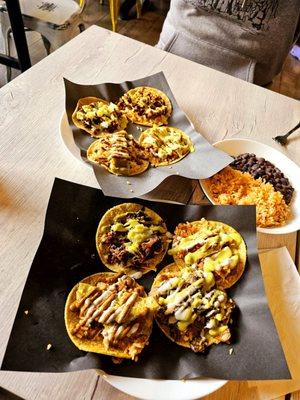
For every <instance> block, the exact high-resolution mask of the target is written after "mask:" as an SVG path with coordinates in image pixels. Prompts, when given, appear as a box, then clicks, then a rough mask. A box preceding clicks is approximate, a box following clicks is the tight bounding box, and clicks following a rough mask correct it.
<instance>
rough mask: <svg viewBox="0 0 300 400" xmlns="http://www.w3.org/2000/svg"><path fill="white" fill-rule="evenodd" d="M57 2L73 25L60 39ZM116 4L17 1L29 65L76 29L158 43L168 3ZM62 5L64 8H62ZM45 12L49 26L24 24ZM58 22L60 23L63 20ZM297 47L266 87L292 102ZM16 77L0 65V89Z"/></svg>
mask: <svg viewBox="0 0 300 400" xmlns="http://www.w3.org/2000/svg"><path fill="white" fill-rule="evenodd" d="M8 1H9V0H8ZM124 2H125V3H124ZM58 3H59V4H63V7H61V9H62V10H63V12H64V13H65V14H66V15H67V17H65V19H66V20H68V18H69V16H68V13H70V15H71V14H72V19H71V24H75V25H76V24H77V25H76V27H75V28H76V30H73V31H72V32H69V33H68V34H65V36H62V34H63V33H64V32H62V31H61V30H59V29H56V28H55V23H56V21H55V18H62V16H61V15H60V16H58V17H57V16H56V12H57V10H58V7H57V4H58ZM117 3H118V2H117V1H116V0H115V1H111V0H100V1H99V0H86V1H84V0H80V1H79V2H78V3H75V2H74V1H73V0H53V2H52V0H49V1H47V0H46V1H42V2H41V1H40V0H20V5H21V9H22V14H23V19H24V25H25V27H26V26H27V25H28V26H29V29H33V30H28V31H26V39H27V43H28V49H29V54H30V60H31V64H32V65H33V64H35V63H37V62H38V61H40V60H41V59H42V58H44V57H46V56H47V53H49V52H52V51H54V50H55V49H56V48H58V47H60V46H61V45H62V44H63V42H66V41H68V40H70V39H71V37H73V36H74V35H76V34H79V33H80V29H81V30H82V29H87V28H88V27H89V26H91V25H94V24H95V25H98V26H101V27H103V28H106V29H110V30H112V29H114V30H116V31H117V32H118V33H119V34H121V35H125V36H128V37H130V38H133V39H135V40H138V41H141V42H144V43H147V44H149V45H155V44H156V43H157V42H158V39H159V35H160V32H161V29H162V25H163V22H164V19H165V17H166V15H167V13H168V9H169V6H170V0H139V2H138V5H140V7H141V10H139V7H137V6H136V5H137V3H136V1H135V0H121V1H120V9H119V10H117V11H116V9H113V8H112V7H113V5H114V4H115V5H116V4H117ZM66 4H67V7H66V6H65V5H66ZM71 4H72V6H73V7H74V4H76V7H77V9H76V8H75V9H68V6H69V5H71ZM5 6H6V2H5V1H0V24H1V33H0V52H1V53H6V54H7V53H9V54H10V55H11V56H13V57H15V56H16V50H15V46H14V40H13V36H12V34H11V32H9V22H8V19H7V13H6V9H5ZM1 7H2V8H1ZM46 11H47V14H48V15H49V16H50V19H51V18H52V19H53V21H50V24H49V21H48V22H47V23H45V21H39V22H37V21H33V19H32V18H30V19H28V21H27V19H26V17H24V14H26V15H31V14H32V13H33V14H37V15H36V17H37V19H39V18H42V19H43V18H44V17H43V15H44V14H45V12H46ZM39 13H40V14H39ZM74 13H75V14H76V13H78V14H80V24H79V23H78V21H77V20H74V17H73V16H74ZM137 13H138V14H139V13H140V15H139V18H137ZM41 16H42V17H41ZM114 20H115V21H114ZM61 21H63V18H62V19H61ZM51 23H52V27H51ZM31 24H34V26H33V27H32V25H31ZM81 24H82V25H81ZM75 25H74V26H75ZM45 29H46V30H47V34H48V31H50V33H49V35H50V36H48V37H50V41H51V43H49V42H48V43H47V41H45V38H43V36H42V35H41V33H43V32H44V30H45ZM68 35H69V36H68ZM52 41H53V43H52ZM299 46H300V44H298V45H296V46H295V47H294V48H293V50H292V52H291V53H290V54H289V56H288V57H287V59H286V61H285V64H284V66H283V69H282V71H281V73H280V74H279V75H277V76H276V78H275V79H274V80H273V82H272V83H271V84H269V85H268V86H267V87H268V88H269V89H271V90H274V91H276V92H278V93H281V94H284V95H286V96H289V97H292V98H295V99H300V61H299V59H300V47H299ZM19 74H20V71H18V70H17V69H14V68H11V69H10V68H9V70H8V71H7V68H6V66H5V65H2V64H0V87H1V86H3V85H5V84H6V83H7V81H8V80H10V79H14V78H15V77H16V76H18V75H19Z"/></svg>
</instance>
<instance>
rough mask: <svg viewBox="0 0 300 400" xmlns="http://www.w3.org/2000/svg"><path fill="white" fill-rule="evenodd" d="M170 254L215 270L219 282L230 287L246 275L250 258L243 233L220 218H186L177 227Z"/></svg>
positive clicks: (183, 263) (182, 263) (177, 259)
mask: <svg viewBox="0 0 300 400" xmlns="http://www.w3.org/2000/svg"><path fill="white" fill-rule="evenodd" d="M169 254H171V255H172V256H173V257H174V261H175V262H176V264H178V265H179V266H182V267H183V266H190V265H193V264H196V265H197V266H198V268H200V269H202V270H203V271H209V272H212V273H213V274H214V279H215V281H216V286H217V287H218V288H220V289H226V288H229V287H230V286H232V285H233V284H234V283H236V282H237V281H238V280H239V279H240V277H241V276H242V274H243V272H244V269H245V265H246V258H247V251H246V245H245V242H244V240H243V238H242V236H241V235H240V234H239V233H238V232H237V231H236V230H235V229H233V228H232V227H231V226H229V225H226V224H224V223H223V222H219V221H207V220H206V219H204V218H202V219H201V220H200V221H193V222H185V223H181V224H179V225H178V226H177V227H176V229H175V235H174V239H173V243H172V248H171V249H170V250H169Z"/></svg>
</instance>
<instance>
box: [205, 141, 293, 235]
mask: <svg viewBox="0 0 300 400" xmlns="http://www.w3.org/2000/svg"><path fill="white" fill-rule="evenodd" d="M213 146H215V147H216V148H217V149H220V150H223V151H225V152H226V153H228V154H230V155H232V156H237V155H239V154H242V153H254V154H255V155H256V156H257V157H263V158H265V159H266V160H268V161H270V162H271V163H273V164H274V165H275V166H276V167H278V168H279V169H280V170H281V171H282V172H283V173H284V175H285V176H286V177H287V178H288V179H289V181H290V183H291V185H292V186H293V187H294V189H295V192H294V194H293V198H292V201H291V204H290V206H291V216H290V218H289V220H288V221H287V223H286V224H285V225H283V226H280V227H275V228H260V227H257V230H258V232H262V233H268V234H285V233H291V232H296V231H297V230H299V229H300V168H299V167H298V166H297V164H295V163H294V162H293V161H291V160H290V159H289V158H288V157H286V156H285V155H284V154H282V153H281V152H280V151H278V150H276V149H274V148H273V147H270V146H267V145H266V144H263V143H259V142H256V141H254V140H249V139H225V140H222V141H220V142H216V143H215V144H214V145H213ZM200 184H201V186H202V190H203V192H204V193H205V195H206V196H207V198H208V199H209V201H210V202H211V203H212V204H216V203H215V202H214V201H213V199H212V197H211V194H210V191H209V188H208V186H207V184H206V181H205V179H203V180H201V181H200Z"/></svg>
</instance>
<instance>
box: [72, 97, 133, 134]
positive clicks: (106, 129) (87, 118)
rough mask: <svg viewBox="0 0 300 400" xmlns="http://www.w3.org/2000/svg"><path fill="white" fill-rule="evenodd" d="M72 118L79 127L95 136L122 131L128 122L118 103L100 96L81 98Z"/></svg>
mask: <svg viewBox="0 0 300 400" xmlns="http://www.w3.org/2000/svg"><path fill="white" fill-rule="evenodd" d="M72 120H73V122H74V124H75V125H76V126H77V128H80V129H83V130H85V131H86V132H88V133H89V134H90V135H91V136H93V137H100V135H101V134H102V133H112V132H117V131H120V130H122V129H125V128H126V126H127V123H128V121H127V118H126V117H125V115H124V114H122V113H121V112H120V110H119V108H118V106H117V105H116V104H114V103H108V101H106V100H102V99H99V98H98V97H83V98H82V99H79V100H78V102H77V106H76V109H75V111H74V112H73V114H72Z"/></svg>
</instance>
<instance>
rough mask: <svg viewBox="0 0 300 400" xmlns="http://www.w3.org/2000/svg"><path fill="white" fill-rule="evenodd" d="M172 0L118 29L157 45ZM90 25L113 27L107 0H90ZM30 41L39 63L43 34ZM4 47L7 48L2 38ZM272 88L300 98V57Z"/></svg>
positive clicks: (0, 73) (0, 74)
mask: <svg viewBox="0 0 300 400" xmlns="http://www.w3.org/2000/svg"><path fill="white" fill-rule="evenodd" d="M168 3H169V1H168V0H152V4H153V5H154V7H153V10H149V11H146V12H144V13H143V15H142V18H141V19H139V20H137V19H132V20H129V21H121V20H120V21H119V27H118V32H119V33H121V34H122V35H125V36H128V37H131V38H133V39H136V40H139V41H141V42H144V43H147V44H150V45H154V44H156V43H157V41H158V38H159V34H160V31H161V27H162V24H163V21H164V18H165V15H166V13H167V9H168ZM84 18H85V23H86V25H87V26H88V25H92V24H96V25H99V26H101V27H103V28H107V29H111V22H110V14H109V8H108V5H107V0H106V1H104V4H103V5H100V2H99V1H95V0H88V1H87V6H86V11H85V17H84ZM26 35H27V40H28V45H29V49H30V56H31V60H32V63H33V64H35V63H37V62H38V61H39V60H41V59H42V58H43V57H45V56H46V52H45V49H44V46H43V42H42V40H41V37H40V35H39V34H37V33H35V32H28V33H27V34H26ZM0 50H1V51H2V50H3V43H2V38H0ZM18 74H19V72H18V71H16V70H13V73H12V76H13V77H16V76H17V75H18ZM5 83H6V71H5V67H4V66H2V65H0V87H1V86H3V85H4V84H5ZM268 89H270V90H273V91H275V92H278V93H281V94H284V95H286V96H289V97H292V98H295V99H298V100H300V61H299V60H298V59H296V58H295V57H293V56H292V55H289V56H288V57H287V60H286V62H285V64H284V68H283V70H282V72H281V73H280V74H279V75H278V76H277V77H276V78H275V79H274V81H273V83H272V84H271V85H269V86H268Z"/></svg>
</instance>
